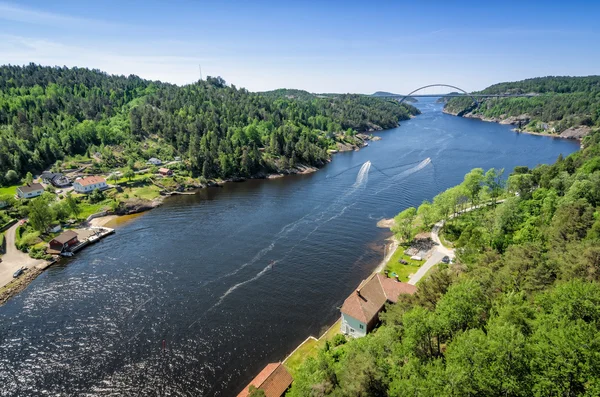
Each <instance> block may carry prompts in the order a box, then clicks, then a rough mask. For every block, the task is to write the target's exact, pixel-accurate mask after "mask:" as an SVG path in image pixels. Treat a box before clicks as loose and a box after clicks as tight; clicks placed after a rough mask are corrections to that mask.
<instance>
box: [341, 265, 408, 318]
mask: <svg viewBox="0 0 600 397" xmlns="http://www.w3.org/2000/svg"><path fill="white" fill-rule="evenodd" d="M416 291H417V288H416V287H415V286H414V285H410V284H407V283H402V282H398V281H396V280H394V279H391V278H387V277H385V276H383V275H381V274H379V273H377V274H374V275H372V276H371V277H369V278H368V279H366V280H364V281H363V282H362V283H361V284H360V286H359V287H358V288H357V289H356V290H355V291H353V292H352V294H351V295H350V296H349V297H348V298H346V300H345V301H344V304H343V305H342V313H344V314H347V315H349V316H351V317H354V318H355V319H357V320H359V321H361V322H363V323H365V324H368V323H369V322H370V321H371V320H372V319H373V318H375V316H377V314H378V313H379V312H380V311H381V309H383V306H384V305H385V303H386V302H387V301H389V302H394V303H395V302H397V301H398V297H399V296H400V294H414V293H415V292H416Z"/></svg>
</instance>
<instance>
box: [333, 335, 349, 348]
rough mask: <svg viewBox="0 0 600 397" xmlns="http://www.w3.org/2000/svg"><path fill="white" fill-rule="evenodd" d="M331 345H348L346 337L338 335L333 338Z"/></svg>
mask: <svg viewBox="0 0 600 397" xmlns="http://www.w3.org/2000/svg"><path fill="white" fill-rule="evenodd" d="M331 343H332V344H333V346H340V345H343V344H344V343H346V337H345V336H344V335H343V334H337V335H336V336H334V337H333V339H332V340H331Z"/></svg>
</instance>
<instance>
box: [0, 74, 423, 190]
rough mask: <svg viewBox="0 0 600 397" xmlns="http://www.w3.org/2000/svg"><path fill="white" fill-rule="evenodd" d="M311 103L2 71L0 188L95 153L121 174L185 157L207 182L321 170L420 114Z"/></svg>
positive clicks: (215, 85) (372, 101)
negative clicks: (363, 140) (360, 141)
mask: <svg viewBox="0 0 600 397" xmlns="http://www.w3.org/2000/svg"><path fill="white" fill-rule="evenodd" d="M306 94H307V95H303V96H302V97H301V98H294V97H290V95H286V94H285V91H281V92H277V91H273V92H270V93H251V92H249V91H247V90H245V89H243V88H237V87H236V86H235V85H233V84H231V85H228V84H226V82H225V81H224V80H223V79H222V78H220V77H208V78H207V79H206V80H202V81H198V82H196V83H194V84H190V85H186V86H176V85H172V84H167V83H162V82H158V81H149V80H144V79H142V78H139V77H137V76H132V75H131V76H127V77H125V76H113V75H108V74H106V73H103V72H101V71H98V70H89V69H83V68H66V67H44V66H39V65H35V64H29V65H27V66H11V65H5V66H0V185H12V184H16V183H18V182H19V181H20V179H21V178H22V177H24V176H25V175H26V173H27V172H32V173H38V172H40V171H42V170H44V169H46V168H47V167H49V166H50V165H52V164H54V163H55V162H56V161H59V160H62V159H64V158H65V157H67V156H76V155H86V156H89V155H90V152H93V153H95V152H100V153H103V154H105V155H106V157H112V160H114V164H112V165H113V166H114V167H123V166H125V165H126V164H127V162H128V161H131V160H134V161H137V160H147V159H148V158H150V157H152V156H157V157H160V158H163V159H167V160H168V159H173V158H174V157H175V156H179V157H182V159H183V160H184V161H185V163H186V164H187V166H188V168H189V170H190V172H192V173H193V174H194V175H196V176H202V177H204V178H206V179H211V178H228V177H234V176H252V175H255V174H258V173H264V172H269V171H271V170H273V169H287V168H289V167H294V166H295V165H297V164H304V165H311V166H320V165H322V164H324V163H325V162H326V161H327V160H328V159H329V154H328V152H327V150H328V149H335V148H336V142H340V141H342V142H344V141H346V142H356V138H355V134H356V133H357V132H364V131H370V130H377V129H383V128H391V127H395V126H397V125H398V122H399V121H400V120H406V119H408V118H409V117H410V115H414V114H418V110H417V109H415V108H414V107H412V106H410V105H399V104H398V103H394V102H391V101H386V100H383V99H377V98H368V97H363V96H360V95H335V96H334V95H320V96H315V95H312V94H308V93H306ZM111 152H112V153H113V154H114V156H110V155H109V154H110V153H111Z"/></svg>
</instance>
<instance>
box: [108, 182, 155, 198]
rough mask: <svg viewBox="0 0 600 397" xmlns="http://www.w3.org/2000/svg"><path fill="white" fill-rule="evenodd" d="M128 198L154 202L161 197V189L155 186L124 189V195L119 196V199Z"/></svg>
mask: <svg viewBox="0 0 600 397" xmlns="http://www.w3.org/2000/svg"><path fill="white" fill-rule="evenodd" d="M125 195H127V197H128V198H130V199H131V198H140V199H144V200H154V199H155V198H158V197H160V188H159V187H158V186H154V185H147V186H140V187H131V188H124V189H123V193H120V194H119V195H118V197H119V199H126V196H125Z"/></svg>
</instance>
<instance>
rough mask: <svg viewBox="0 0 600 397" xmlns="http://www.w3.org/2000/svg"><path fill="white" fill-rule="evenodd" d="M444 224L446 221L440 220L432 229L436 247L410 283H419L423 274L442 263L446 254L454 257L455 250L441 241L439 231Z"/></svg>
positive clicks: (432, 237) (432, 238)
mask: <svg viewBox="0 0 600 397" xmlns="http://www.w3.org/2000/svg"><path fill="white" fill-rule="evenodd" d="M443 226H444V221H439V222H438V223H436V224H435V225H433V228H432V229H431V240H433V242H434V243H435V247H433V253H432V254H431V255H430V256H429V259H427V261H426V262H425V263H424V264H423V266H421V267H420V268H419V270H417V272H416V273H415V274H414V275H413V276H412V277H411V278H410V280H408V283H409V284H411V285H415V284H417V283H418V282H419V281H420V280H421V279H422V278H423V276H425V275H426V274H427V272H428V271H429V270H430V269H431V268H432V267H434V266H435V265H437V264H438V263H440V262H441V261H442V258H443V257H444V256H449V257H450V258H454V250H453V249H450V248H446V247H444V245H443V244H442V242H441V241H440V236H439V232H440V230H441V229H442V227H443Z"/></svg>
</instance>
